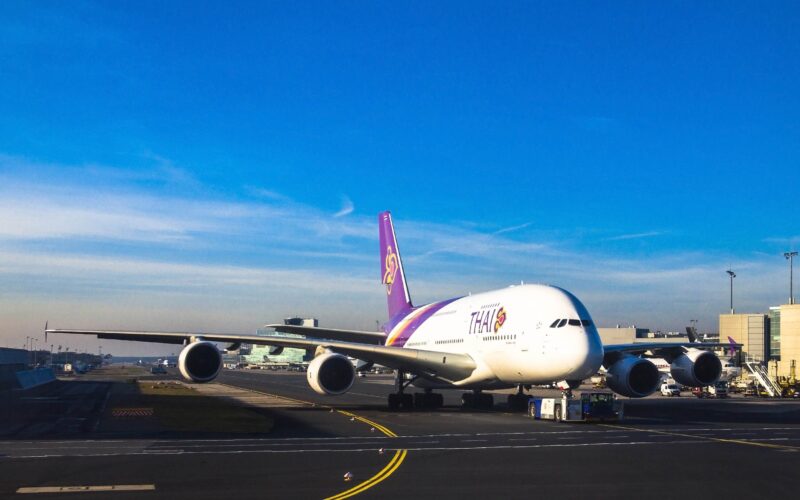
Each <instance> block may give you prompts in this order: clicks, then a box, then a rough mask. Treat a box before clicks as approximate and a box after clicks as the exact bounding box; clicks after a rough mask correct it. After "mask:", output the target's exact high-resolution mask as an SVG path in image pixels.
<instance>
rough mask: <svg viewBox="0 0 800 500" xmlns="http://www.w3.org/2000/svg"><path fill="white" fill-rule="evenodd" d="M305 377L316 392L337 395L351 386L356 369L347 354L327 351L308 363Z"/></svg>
mask: <svg viewBox="0 0 800 500" xmlns="http://www.w3.org/2000/svg"><path fill="white" fill-rule="evenodd" d="M306 378H307V379H308V385H310V386H311V388H312V389H314V392H316V393H317V394H322V395H332V396H338V395H339V394H344V393H345V392H347V391H349V390H350V388H351V387H352V386H353V381H354V380H355V379H356V371H355V368H353V363H351V362H350V360H349V359H347V356H342V355H341V354H336V353H332V352H328V353H325V354H321V355H319V356H317V357H316V358H314V359H313V360H312V361H311V363H309V364H308V371H307V372H306Z"/></svg>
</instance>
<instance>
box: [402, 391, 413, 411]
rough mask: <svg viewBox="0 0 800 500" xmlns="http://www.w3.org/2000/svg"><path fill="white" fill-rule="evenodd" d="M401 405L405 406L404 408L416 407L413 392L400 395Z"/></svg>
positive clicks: (411, 408)
mask: <svg viewBox="0 0 800 500" xmlns="http://www.w3.org/2000/svg"><path fill="white" fill-rule="evenodd" d="M400 406H401V407H403V409H404V410H413V409H414V396H412V395H411V394H401V395H400Z"/></svg>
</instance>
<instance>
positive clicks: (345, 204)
mask: <svg viewBox="0 0 800 500" xmlns="http://www.w3.org/2000/svg"><path fill="white" fill-rule="evenodd" d="M354 209H355V206H354V205H353V202H352V201H351V200H350V198H348V197H347V196H342V208H340V209H339V211H338V212H336V213H335V214H333V216H334V217H337V218H338V217H344V216H345V215H350V214H352V213H353V210H354Z"/></svg>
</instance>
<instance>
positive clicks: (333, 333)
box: [266, 324, 386, 345]
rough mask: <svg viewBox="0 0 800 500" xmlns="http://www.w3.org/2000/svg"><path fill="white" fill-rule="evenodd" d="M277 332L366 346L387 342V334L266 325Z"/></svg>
mask: <svg viewBox="0 0 800 500" xmlns="http://www.w3.org/2000/svg"><path fill="white" fill-rule="evenodd" d="M266 328H272V329H274V330H275V331H276V332H284V333H295V334H299V335H305V336H306V337H312V338H315V339H331V340H344V341H345V342H363V343H366V344H381V345H383V343H384V342H385V341H386V334H385V333H383V332H363V331H359V330H337V329H334V328H319V327H316V326H296V325H281V324H274V325H266Z"/></svg>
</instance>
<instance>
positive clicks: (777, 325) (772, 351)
mask: <svg viewBox="0 0 800 500" xmlns="http://www.w3.org/2000/svg"><path fill="white" fill-rule="evenodd" d="M719 336H720V339H722V340H723V341H724V340H725V339H727V338H728V337H731V338H732V339H733V340H734V341H736V342H737V343H740V344H742V352H743V353H744V356H746V358H747V359H750V360H753V361H759V362H762V363H764V364H765V365H768V366H769V369H770V374H773V373H774V374H775V375H777V376H779V377H789V376H791V370H792V364H794V365H795V367H796V368H795V370H800V366H798V365H800V304H784V305H780V306H775V307H770V309H769V312H768V313H756V314H752V313H746V314H720V315H719ZM795 376H797V373H795Z"/></svg>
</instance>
